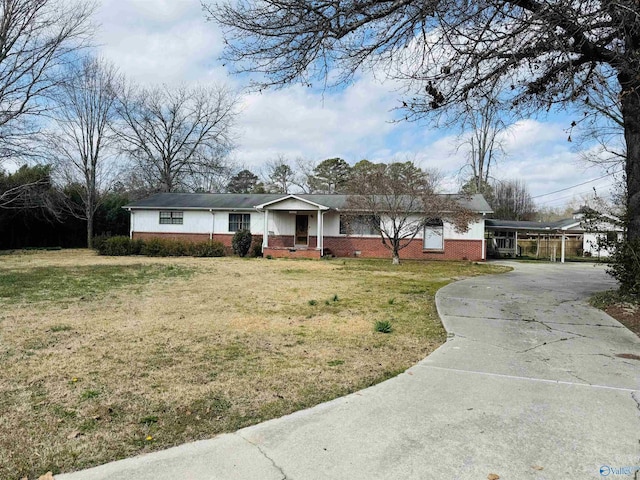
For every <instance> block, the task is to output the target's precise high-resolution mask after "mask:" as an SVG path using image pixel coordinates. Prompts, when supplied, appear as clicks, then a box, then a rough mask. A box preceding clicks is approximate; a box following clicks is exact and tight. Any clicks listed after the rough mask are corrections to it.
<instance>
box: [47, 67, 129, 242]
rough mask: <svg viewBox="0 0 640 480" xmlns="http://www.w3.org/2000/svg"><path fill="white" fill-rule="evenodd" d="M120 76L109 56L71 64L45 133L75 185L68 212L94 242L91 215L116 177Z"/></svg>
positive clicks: (62, 171) (60, 165)
mask: <svg viewBox="0 0 640 480" xmlns="http://www.w3.org/2000/svg"><path fill="white" fill-rule="evenodd" d="M122 82H123V80H122V77H121V75H120V74H119V73H118V71H117V69H116V68H115V66H113V65H112V64H110V63H108V62H107V61H105V60H100V59H97V58H93V57H84V58H82V59H80V60H79V61H78V63H77V64H76V65H73V66H71V67H70V68H68V69H67V75H66V80H65V81H63V82H62V83H61V84H60V86H59V88H58V89H57V90H56V92H55V94H54V96H53V98H54V99H55V101H56V103H57V108H56V109H55V110H54V111H53V112H52V116H53V120H54V122H53V125H52V128H51V130H50V131H49V132H48V133H47V134H46V138H47V145H48V147H49V150H50V155H52V156H53V157H54V159H53V160H54V162H55V164H56V166H57V171H58V174H59V175H61V176H62V178H63V179H64V181H65V184H66V185H75V186H76V188H74V189H73V190H74V194H75V195H74V196H73V197H75V198H77V199H78V200H79V205H77V204H76V202H75V201H73V200H75V198H74V199H72V201H71V202H70V203H69V204H68V206H69V207H70V208H69V212H70V213H71V214H72V215H74V216H76V217H78V218H80V219H82V220H85V221H86V222H87V246H88V247H89V248H91V247H92V246H93V218H94V215H95V212H96V210H97V209H98V207H99V205H100V204H99V195H100V192H101V191H103V190H105V189H106V188H107V187H108V182H109V181H111V180H113V176H112V167H113V153H114V151H113V149H112V148H111V147H112V144H113V135H111V127H112V126H113V124H114V122H115V120H116V108H115V107H116V101H117V98H118V95H119V93H120V90H121V88H122Z"/></svg>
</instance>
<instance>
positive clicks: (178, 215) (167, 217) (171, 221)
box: [160, 212, 184, 225]
mask: <svg viewBox="0 0 640 480" xmlns="http://www.w3.org/2000/svg"><path fill="white" fill-rule="evenodd" d="M183 219H184V212H160V224H161V225H182V222H183Z"/></svg>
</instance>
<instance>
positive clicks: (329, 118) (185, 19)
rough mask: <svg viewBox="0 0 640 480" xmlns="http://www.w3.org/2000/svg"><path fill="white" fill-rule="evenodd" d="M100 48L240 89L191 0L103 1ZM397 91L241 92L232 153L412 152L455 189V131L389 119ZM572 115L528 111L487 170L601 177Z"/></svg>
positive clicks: (130, 70) (166, 79) (548, 184)
mask: <svg viewBox="0 0 640 480" xmlns="http://www.w3.org/2000/svg"><path fill="white" fill-rule="evenodd" d="M96 20H97V22H98V24H99V26H98V29H97V31H96V37H97V44H98V52H99V54H100V55H102V56H103V57H105V58H106V59H108V60H111V61H112V62H113V63H114V64H115V65H116V66H118V68H119V69H120V70H121V72H122V73H124V74H125V75H126V76H127V77H128V78H129V79H131V80H134V81H137V82H140V83H145V84H152V83H168V84H179V83H208V82H217V83H227V84H229V85H231V86H233V87H235V88H237V89H241V88H243V87H244V86H245V85H244V84H243V79H242V78H240V77H238V76H231V75H229V74H228V72H227V69H226V68H225V67H224V66H223V64H222V63H221V62H220V61H218V57H219V55H220V53H221V49H222V36H221V34H220V32H219V30H218V28H217V27H216V25H215V24H213V23H210V22H207V21H206V19H205V16H204V13H203V11H202V9H201V6H200V2H199V0H127V1H123V0H102V4H101V7H100V8H99V10H98V12H97V19H96ZM397 105H398V95H397V94H396V93H395V92H394V91H393V89H392V87H391V86H390V85H384V84H383V83H380V82H378V81H375V80H374V79H372V78H370V77H369V76H362V77H360V78H358V79H357V80H356V81H355V83H353V84H352V85H350V86H348V87H346V88H345V89H343V90H341V91H339V92H324V93H323V92H318V91H314V90H312V89H308V88H304V87H291V88H287V89H283V90H273V91H267V92H263V93H261V94H258V93H249V94H245V95H244V96H243V98H242V108H241V111H242V112H241V115H240V117H239V121H238V144H239V147H238V149H237V151H236V152H235V154H234V155H235V157H236V160H237V161H238V163H239V164H240V165H243V166H246V167H247V168H249V169H251V170H253V171H256V172H258V171H259V170H260V167H261V165H262V164H263V163H264V162H266V161H268V160H271V159H274V158H275V157H277V156H278V155H284V156H286V157H288V158H290V159H292V160H293V159H295V158H298V157H302V158H304V159H308V160H313V161H320V160H323V159H326V158H330V157H341V158H344V159H345V160H347V161H348V162H349V163H351V164H353V163H355V162H357V161H358V160H361V159H363V158H366V159H368V160H371V161H374V162H375V161H383V162H387V161H391V160H397V159H400V160H405V159H414V160H415V161H416V163H418V164H419V165H420V166H422V167H436V168H438V169H440V170H441V171H442V172H443V173H444V174H445V175H447V180H446V184H445V186H446V188H447V190H449V191H454V190H455V189H456V188H457V180H456V176H457V173H458V172H459V170H460V168H461V167H462V166H463V165H464V154H463V153H462V152H456V151H455V145H456V135H457V133H458V132H454V131H446V130H433V129H429V128H427V127H425V126H424V125H418V124H415V123H406V122H402V123H395V122H392V120H393V119H394V113H393V111H392V109H393V108H394V107H396V106H397ZM570 122H571V118H569V117H563V116H561V115H554V116H553V117H551V118H546V119H540V118H538V119H527V120H523V121H521V122H519V123H518V124H516V125H514V126H513V127H512V128H511V130H510V132H509V133H508V134H507V135H506V137H505V142H504V143H505V151H506V153H507V154H508V158H507V159H505V160H503V161H501V162H500V163H499V164H498V165H497V166H496V168H495V170H494V171H493V173H494V175H495V176H496V177H498V178H522V179H524V180H525V181H526V183H527V185H528V187H529V190H530V192H531V193H532V195H534V196H539V195H543V194H546V193H549V192H553V191H556V190H561V189H564V188H567V187H570V186H572V185H576V184H579V183H582V182H586V181H588V180H591V179H594V178H597V177H600V176H602V175H603V172H602V171H601V170H597V169H594V168H588V166H587V165H586V164H585V163H584V162H582V161H580V155H579V152H577V151H576V150H575V148H576V147H575V145H574V144H573V143H569V142H568V141H567V137H568V133H567V131H566V130H567V127H568V126H569V124H570ZM611 181H612V179H611V177H607V178H604V179H602V180H599V181H595V182H591V183H587V184H585V185H583V186H580V187H577V188H575V189H571V190H567V191H563V192H559V193H557V194H555V195H548V196H544V197H539V198H537V199H536V201H537V203H538V204H539V206H542V207H548V206H549V207H556V206H562V205H564V204H565V203H566V202H568V201H571V200H573V199H574V197H575V198H579V197H580V196H581V195H582V194H583V193H584V194H588V193H590V192H592V191H593V187H596V188H597V190H598V192H599V193H600V194H603V195H606V194H608V193H609V191H610V188H609V187H608V185H609V184H611Z"/></svg>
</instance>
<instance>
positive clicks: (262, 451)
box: [238, 434, 291, 480]
mask: <svg viewBox="0 0 640 480" xmlns="http://www.w3.org/2000/svg"><path fill="white" fill-rule="evenodd" d="M238 436H239V437H240V438H242V439H243V440H244V441H245V442H247V443H248V444H249V445H251V446H253V447H255V448H256V449H257V450H258V451H259V452H260V453H261V454H262V456H263V457H264V458H266V459H267V460H269V462H271V465H273V468H275V469H276V470H277V471H278V472H280V475H282V478H281V479H280V480H291V478H290V477H288V476H287V474H286V473H284V470H283V469H282V467H280V466H279V465H278V464H277V463H276V462H275V460H274V459H273V458H271V457H270V456H269V455H267V452H265V451H264V450H263V449H262V447H260V445H258V444H257V443H253V442H252V441H251V440H249V439H248V438H245V437H243V436H242V435H240V434H238Z"/></svg>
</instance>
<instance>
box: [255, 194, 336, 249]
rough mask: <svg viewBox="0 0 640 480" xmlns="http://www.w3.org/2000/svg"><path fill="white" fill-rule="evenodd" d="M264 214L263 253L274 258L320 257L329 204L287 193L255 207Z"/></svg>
mask: <svg viewBox="0 0 640 480" xmlns="http://www.w3.org/2000/svg"><path fill="white" fill-rule="evenodd" d="M256 210H258V211H259V212H263V214H264V229H263V232H264V233H263V236H262V254H263V255H264V256H267V255H269V256H271V257H274V258H281V257H288V258H291V257H293V258H296V257H297V258H321V257H322V256H323V255H324V245H323V243H324V215H325V213H326V212H327V211H328V210H329V207H326V206H324V205H320V204H317V203H314V202H311V201H309V200H307V199H303V198H300V197H297V196H296V195H288V196H286V197H283V198H281V199H278V200H274V201H273V202H268V203H264V204H262V205H258V206H256Z"/></svg>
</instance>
